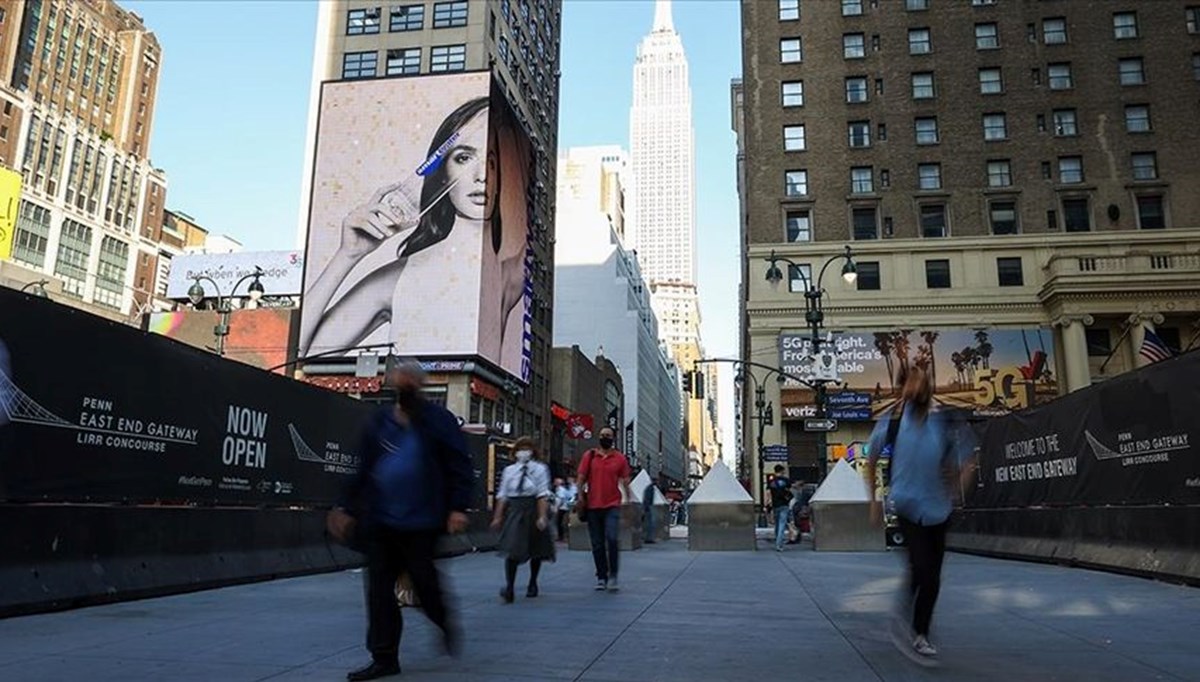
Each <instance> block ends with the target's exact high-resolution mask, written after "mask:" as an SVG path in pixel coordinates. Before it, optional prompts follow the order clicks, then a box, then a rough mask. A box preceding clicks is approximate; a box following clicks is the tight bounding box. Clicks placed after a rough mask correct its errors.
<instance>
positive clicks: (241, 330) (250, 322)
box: [147, 289, 296, 374]
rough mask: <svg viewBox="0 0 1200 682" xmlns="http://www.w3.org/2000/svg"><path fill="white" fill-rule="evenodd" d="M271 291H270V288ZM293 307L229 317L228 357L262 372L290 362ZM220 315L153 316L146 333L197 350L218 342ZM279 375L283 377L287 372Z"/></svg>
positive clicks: (236, 312)
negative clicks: (216, 337)
mask: <svg viewBox="0 0 1200 682" xmlns="http://www.w3.org/2000/svg"><path fill="white" fill-rule="evenodd" d="M268 291H270V289H268ZM295 312H296V311H295V309H291V308H253V309H250V308H247V309H242V310H234V311H233V312H231V313H230V314H229V335H228V336H226V337H225V357H227V358H229V359H231V360H237V361H239V362H244V363H246V364H248V365H254V366H255V367H259V368H262V369H269V368H272V367H279V366H280V365H282V364H284V363H286V362H287V361H288V348H289V347H290V345H291V344H290V343H289V341H290V340H291V333H292V318H293V316H294V315H295ZM219 319H220V318H219V315H218V314H217V313H216V312H214V311H208V310H177V311H175V312H169V313H151V314H150V320H149V322H148V324H147V330H148V331H150V332H152V333H155V334H159V335H162V336H167V337H170V338H172V339H175V340H176V341H182V342H183V343H186V344H188V345H189V346H195V347H197V348H210V347H212V346H213V345H214V344H215V343H216V339H215V338H214V337H213V327H214V326H216V324H217V322H218V320H219ZM276 371H277V372H279V373H281V374H284V373H287V371H288V370H287V369H286V368H284V369H279V370H276Z"/></svg>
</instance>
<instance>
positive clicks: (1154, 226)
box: [1137, 194, 1167, 230]
mask: <svg viewBox="0 0 1200 682" xmlns="http://www.w3.org/2000/svg"><path fill="white" fill-rule="evenodd" d="M1137 211H1138V227H1140V228H1141V229H1143V230H1162V229H1164V228H1166V226H1167V220H1166V213H1165V212H1164V211H1163V198H1162V196H1161V195H1158V194H1147V195H1139V196H1138V198H1137Z"/></svg>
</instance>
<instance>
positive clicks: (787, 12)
mask: <svg viewBox="0 0 1200 682" xmlns="http://www.w3.org/2000/svg"><path fill="white" fill-rule="evenodd" d="M799 18H800V0H779V20H780V21H795V20H797V19H799Z"/></svg>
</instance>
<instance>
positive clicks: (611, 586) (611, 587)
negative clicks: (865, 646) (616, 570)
mask: <svg viewBox="0 0 1200 682" xmlns="http://www.w3.org/2000/svg"><path fill="white" fill-rule="evenodd" d="M619 589H621V586H620V585H618V584H617V576H615V575H614V576H613V577H611V578H609V579H608V591H609V592H616V591H617V590H619Z"/></svg>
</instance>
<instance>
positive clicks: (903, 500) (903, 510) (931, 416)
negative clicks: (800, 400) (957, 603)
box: [867, 368, 975, 665]
mask: <svg viewBox="0 0 1200 682" xmlns="http://www.w3.org/2000/svg"><path fill="white" fill-rule="evenodd" d="M932 404H933V382H932V380H931V379H930V376H929V374H928V372H927V371H925V370H924V369H921V368H910V369H909V371H908V375H907V377H905V381H904V383H903V393H902V402H901V403H900V405H899V406H898V408H897V409H896V411H895V412H894V413H893V414H891V415H890V416H888V417H886V418H884V419H881V420H880V421H879V422H878V423H877V424H876V425H875V430H874V431H873V432H872V433H871V439H870V453H871V457H870V460H869V462H868V465H867V480H868V481H875V480H876V479H875V469H876V462H877V460H878V459H879V456H880V453H883V452H885V451H886V452H888V453H889V455H890V462H889V464H888V467H889V469H890V471H891V482H890V490H889V493H888V498H889V501H890V503H891V504H892V505H894V507H895V511H896V514H897V516H898V517H899V521H900V527H901V529H902V530H903V532H904V537H905V541H906V542H905V544H906V545H907V548H908V584H907V585H906V586H905V588H904V589H903V591H902V595H901V599H900V606H899V613H898V614H897V616H896V618H895V620H894V622H893V624H892V637H893V640H894V641H895V643H896V646H897V647H898V648H899V649H900V651H901V652H902V653H904V654H905V655H906V656H909V657H910V658H912V659H913V660H916V661H917V662H919V663H923V664H926V665H930V664H933V663H934V662H935V661H936V658H935V657H936V656H937V653H938V652H937V648H936V647H935V646H934V645H933V643H932V642H931V641H930V637H929V635H930V625H931V623H932V620H933V610H934V606H935V605H936V603H937V598H938V592H939V590H940V589H941V573H942V558H943V557H944V555H945V552H946V528H947V526H948V525H949V518H950V513H951V511H953V506H954V498H955V497H956V496H954V495H952V492H951V488H950V485H952V484H950V483H948V481H947V477H946V476H945V472H946V471H947V470H951V471H956V472H957V476H956V477H955V479H956V481H955V483H956V484H958V485H961V486H963V489H965V487H966V486H967V485H969V483H970V481H971V477H972V476H973V474H974V470H975V467H974V462H973V461H971V460H972V454H973V450H974V447H973V440H972V438H971V437H970V433H969V432H968V431H966V430H965V429H963V430H955V429H952V428H951V427H950V425H949V424H948V422H947V420H946V419H945V418H944V417H943V416H942V415H940V414H936V413H932V412H931V408H932ZM868 488H869V489H870V494H871V520H872V522H873V523H874V524H875V525H877V526H881V525H882V522H883V505H882V504H881V502H880V501H879V500H876V499H875V486H874V485H870V486H868Z"/></svg>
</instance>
